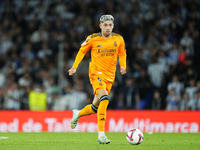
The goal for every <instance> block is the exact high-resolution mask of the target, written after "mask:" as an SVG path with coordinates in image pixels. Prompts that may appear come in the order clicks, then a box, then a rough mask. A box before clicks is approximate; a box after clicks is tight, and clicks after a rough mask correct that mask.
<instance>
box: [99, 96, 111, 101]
mask: <svg viewBox="0 0 200 150" xmlns="http://www.w3.org/2000/svg"><path fill="white" fill-rule="evenodd" d="M104 100H108V101H109V97H108V95H103V96H101V98H100V99H99V102H101V101H104Z"/></svg>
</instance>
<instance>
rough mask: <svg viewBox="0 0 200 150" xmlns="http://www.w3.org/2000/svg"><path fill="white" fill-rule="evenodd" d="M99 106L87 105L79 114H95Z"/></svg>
mask: <svg viewBox="0 0 200 150" xmlns="http://www.w3.org/2000/svg"><path fill="white" fill-rule="evenodd" d="M97 109H98V108H97V107H95V106H94V105H93V104H89V105H86V106H85V107H84V108H83V109H81V111H80V112H79V114H78V116H79V117H81V116H87V115H90V114H95V113H97Z"/></svg>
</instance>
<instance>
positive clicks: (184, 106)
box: [180, 92, 189, 110]
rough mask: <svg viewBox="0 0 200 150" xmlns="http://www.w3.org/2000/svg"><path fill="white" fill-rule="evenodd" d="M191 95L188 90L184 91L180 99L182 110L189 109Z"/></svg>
mask: <svg viewBox="0 0 200 150" xmlns="http://www.w3.org/2000/svg"><path fill="white" fill-rule="evenodd" d="M188 103H189V96H188V94H187V93H186V92H183V94H182V98H181V101H180V110H189V105H188Z"/></svg>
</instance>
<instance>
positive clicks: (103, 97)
mask: <svg viewBox="0 0 200 150" xmlns="http://www.w3.org/2000/svg"><path fill="white" fill-rule="evenodd" d="M97 97H99V108H98V111H97V119H98V129H99V133H98V142H99V143H100V144H108V143H110V140H109V139H108V138H107V137H106V135H105V132H104V131H105V121H106V111H107V107H108V103H109V100H108V93H107V91H106V89H100V90H99V91H98V92H97Z"/></svg>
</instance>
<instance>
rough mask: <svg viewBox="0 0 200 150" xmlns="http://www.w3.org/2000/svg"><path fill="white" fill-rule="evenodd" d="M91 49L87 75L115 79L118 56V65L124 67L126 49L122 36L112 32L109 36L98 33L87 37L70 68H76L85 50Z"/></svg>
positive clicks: (109, 79)
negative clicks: (105, 36)
mask: <svg viewBox="0 0 200 150" xmlns="http://www.w3.org/2000/svg"><path fill="white" fill-rule="evenodd" d="M90 49H91V62H90V67H89V70H90V71H89V76H91V75H97V76H99V77H101V78H104V79H106V80H108V81H111V82H113V81H114V79H115V72H116V64H117V59H118V57H119V63H120V67H124V68H125V69H126V49H125V43H124V39H123V38H122V36H120V35H119V34H116V33H112V36H111V37H110V38H104V37H102V36H101V34H100V33H94V34H92V35H90V36H88V37H87V39H86V41H85V42H84V43H83V44H82V45H81V48H80V50H79V52H78V54H77V56H76V59H75V62H74V64H73V67H72V68H77V67H78V65H79V63H80V62H81V60H82V59H83V57H84V55H85V54H86V52H87V51H89V50H90Z"/></svg>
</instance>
